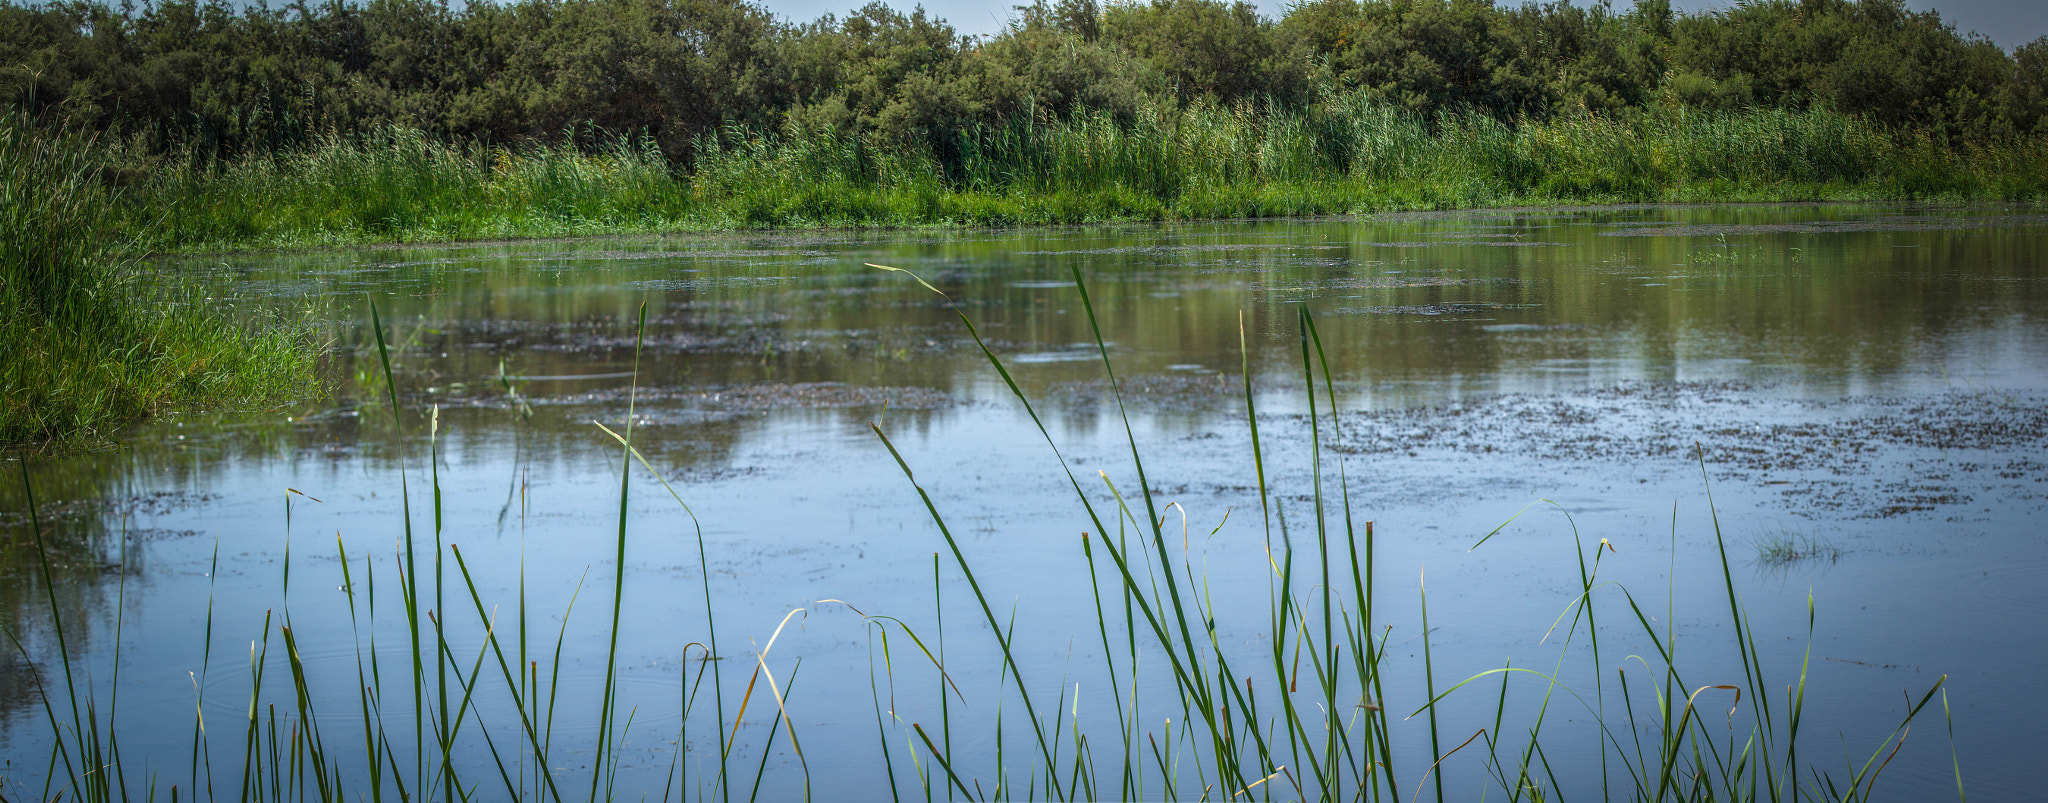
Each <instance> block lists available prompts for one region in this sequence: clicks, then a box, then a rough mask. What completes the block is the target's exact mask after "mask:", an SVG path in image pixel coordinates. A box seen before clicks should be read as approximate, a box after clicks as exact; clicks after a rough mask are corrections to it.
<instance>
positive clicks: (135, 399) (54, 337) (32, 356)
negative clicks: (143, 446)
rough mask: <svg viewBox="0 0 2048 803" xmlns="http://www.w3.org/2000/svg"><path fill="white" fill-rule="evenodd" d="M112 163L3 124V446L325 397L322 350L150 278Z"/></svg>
mask: <svg viewBox="0 0 2048 803" xmlns="http://www.w3.org/2000/svg"><path fill="white" fill-rule="evenodd" d="M108 154H109V152H108V150H107V148H106V147H105V146H104V145H103V143H101V142H99V141H97V140H94V139H91V138H87V137H81V136H75V135H69V134H64V133H61V132H52V131H49V130H46V129H42V128H38V127H36V126H33V125H31V124H29V123H28V122H26V121H24V120H22V119H21V118H20V117H18V116H17V115H15V114H13V113H11V112H10V113H7V114H6V115H5V116H0V343H4V344H5V348H0V446H4V445H17V444H23V443H39V442H42V443H46V442H51V441H65V440H78V439H87V438H94V437H105V436H106V435H108V434H109V433H110V432H111V431H112V430H113V429H114V428H116V427H118V426H120V425H123V424H126V423H128V422H130V421H133V420H135V419H137V418H142V417H145V416H148V415H150V414H153V413H156V412H159V411H162V410H165V409H168V408H171V407H175V406H179V405H194V404H205V405H248V404H256V403H265V402H276V401H280V400H288V399H291V398H294V397H296V396H299V395H302V394H304V393H306V392H307V391H309V390H310V389H311V388H312V385H313V380H312V367H313V358H312V355H311V351H312V349H311V347H310V346H311V344H309V343H306V342H305V341H304V337H303V336H302V334H300V333H299V332H296V331H294V327H293V326H291V325H290V324H289V323H288V322H285V321H280V320H278V319H276V318H275V317H273V316H269V315H263V314H259V313H242V312H238V311H236V310H233V309H231V308H228V307H226V306H224V304H223V302H222V301H220V300H218V299H213V298H207V297H205V296H204V295H202V294H201V292H200V291H198V290H196V289H193V288H191V287H189V286H186V285H185V284H183V283H181V282H180V281H179V280H178V279H176V278H175V277H146V276H145V270H144V268H143V266H141V265H140V264H139V263H138V262H137V260H136V257H137V256H138V250H137V244H136V242H135V239H136V236H137V235H136V233H135V230H134V229H133V228H131V227H129V225H128V223H127V221H125V220H124V217H123V215H124V207H123V206H122V198H121V192H122V191H121V190H120V189H119V188H117V187H115V186H113V182H111V181H110V180H109V179H108V177H107V173H106V164H107V163H108V162H109V161H110V157H109V155H108Z"/></svg>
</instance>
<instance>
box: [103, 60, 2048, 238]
mask: <svg viewBox="0 0 2048 803" xmlns="http://www.w3.org/2000/svg"><path fill="white" fill-rule="evenodd" d="M562 142H563V143H565V144H562V145H555V146H540V145H533V146H525V147H484V146H480V145H477V144H474V143H464V142H445V141H441V140H437V139H435V138H432V137H430V136H428V135H425V134H422V133H420V132H418V131H410V130H402V129H384V130H379V131H374V132H367V133H360V134H353V135H342V134H329V135H326V136H323V137H321V138H318V139H317V140H316V141H315V142H314V143H313V144H312V145H311V146H310V147H308V148H305V149H303V150H292V151H280V152H276V153H269V154H256V155H250V156H246V157H243V158H239V159H233V160H227V161H221V160H216V159H213V158H210V157H206V156H203V155H200V154H199V153H197V152H192V153H182V154H171V155H169V156H163V157H145V156H139V155H135V154H139V153H140V150H139V149H126V150H123V151H121V153H119V154H116V157H117V161H119V162H120V165H121V173H120V174H121V175H122V176H124V180H126V181H128V182H129V183H130V184H132V187H131V191H130V193H129V203H127V204H126V205H125V207H124V208H125V210H126V211H125V212H124V214H123V215H122V216H121V217H122V222H123V225H125V226H127V227H128V228H129V229H130V230H132V231H135V232H137V233H138V236H139V237H140V238H141V239H142V240H143V242H144V244H145V245H146V246H147V247H149V248H152V249H157V250H208V249H224V248H242V247H251V246H255V247H297V246H318V245H332V244H342V243H364V242H394V241H395V242H422V241H445V240H473V239H495V238H512V237H562V236H577V235H589V234H606V233H647V232H664V231H684V230H705V229H734V228H757V227H812V226H886V227H913V226H949V225H993V226H1011V225H1028V224H1063V223H1082V222H1094V221H1117V220H1191V219H1216V218H1246V217H1283V216H1302V215H1327V214H1349V213H1367V212H1374V211H1381V210H1397V209H1451V208H1473V207H1492V206H1508V205H1529V204H1554V203H1586V202H1598V203H1608V202H1646V201H1687V202H1692V201H1796V200H1808V201H1828V200H1925V199H1947V200H1980V201H2034V200H2037V199H2039V198H2040V197H2042V193H2043V190H2044V188H2048V159H2043V158H2042V156H2041V154H2042V153H2043V152H2044V151H2043V149H2042V148H2041V147H2040V145H2039V142H2038V141H2014V142H2006V143H1991V144H1987V143H1954V144H1951V143H1942V142H1936V141H1933V140H1930V139H1928V138H1926V137H1924V136H1918V135H1909V134H1902V133H1898V132H1892V131H1888V130H1885V129H1883V128H1882V127H1880V126H1876V125H1873V124H1870V123H1867V122H1864V121H1861V120H1859V119H1857V118H1854V117H1850V116H1847V115H1843V114H1838V113H1834V112H1829V111H1825V110H1819V109H1816V110H1810V111H1804V112H1790V111H1782V110H1770V109H1755V110H1749V111H1742V112H1699V111H1692V110H1687V109H1685V108H1682V107H1666V106H1653V107H1650V108H1648V109H1644V110H1641V111H1635V112H1630V113H1627V114H1623V115H1619V116H1601V115H1592V114H1582V115H1576V116H1562V117H1558V118H1554V119H1547V120H1522V121H1517V122H1514V123H1512V124H1510V123H1507V122H1502V121H1500V120H1496V119H1494V118H1492V117H1488V116H1485V115H1482V114H1477V113H1466V114H1443V115H1439V116H1435V117H1422V116H1418V115H1415V114H1410V113H1406V112H1402V111H1399V110H1397V109H1394V108H1392V107H1389V106H1386V105H1384V104H1379V103H1376V102H1373V101H1371V100H1368V99H1367V98H1366V97H1365V96H1364V95H1362V94H1357V93H1351V94H1345V93H1337V92H1330V93H1326V94H1325V96H1323V97H1322V98H1321V99H1320V100H1319V101H1318V102H1316V103H1315V104H1312V105H1310V106H1308V107H1306V108H1304V109H1300V110H1287V109H1264V108H1258V107H1253V106H1248V105H1247V106H1236V107H1221V106H1217V105H1215V104H1213V103H1206V102H1198V103H1195V104H1192V105H1189V106H1185V107H1180V106H1172V105H1164V106H1154V107H1147V108H1144V109H1141V110H1140V112H1139V113H1138V114H1137V115H1136V116H1135V117H1133V118H1131V119H1116V118H1113V117H1111V116H1109V115H1106V114H1100V113H1098V114H1092V115H1081V116H1078V117H1075V118H1073V119H1068V120H1059V121H1044V120H1036V119H1030V118H1022V119H1018V120H1014V121H1011V122H1010V123H1007V124H1003V125H997V126H992V127H982V128H976V129H973V130H964V131H958V132H951V133H950V134H948V135H947V136H946V137H945V138H944V141H942V142H938V143H927V144H925V145H918V146H913V145H908V144H905V143H900V142H892V141H885V140H880V139H875V138H872V137H862V136H854V135H849V134H847V133H844V132H841V131H836V130H833V129H829V128H805V127H797V126H795V125H794V124H792V126H791V127H789V128H786V129H782V130H756V129H737V128H736V129H729V130H726V131H723V132H720V133H719V134H717V135H716V136H709V137H705V138H703V139H702V140H700V141H699V142H697V143H696V144H695V146H694V147H693V148H692V149H691V151H690V152H689V153H664V152H663V151H662V150H661V149H660V148H659V147H658V146H657V145H656V144H655V143H654V142H652V141H651V140H647V139H635V138H632V137H607V136H603V135H599V134H596V133H594V132H590V131H580V130H579V131H570V132H565V134H564V136H563V137H562Z"/></svg>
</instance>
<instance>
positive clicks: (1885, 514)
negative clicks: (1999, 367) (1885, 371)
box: [1335, 382, 2048, 518]
mask: <svg viewBox="0 0 2048 803" xmlns="http://www.w3.org/2000/svg"><path fill="white" fill-rule="evenodd" d="M1335 448H1336V449H1337V450H1338V451H1341V452H1345V453H1349V454H1356V455H1362V456H1386V455H1399V456H1405V457H1419V456H1426V455H1429V454H1432V453H1434V454H1436V455H1445V454H1466V455H1487V456H1501V457H1518V458H1527V459H1533V460H1536V461H1538V462H1539V463H1543V464H1549V465H1553V466H1555V467H1556V469H1557V470H1558V471H1580V472H1583V471H1588V470H1589V469H1587V468H1585V467H1584V464H1588V463H1599V464H1606V465H1607V466H1610V467H1618V468H1622V469H1623V470H1624V471H1628V470H1631V468H1632V467H1640V466H1649V465H1661V466H1670V465H1674V464H1681V463H1683V462H1684V461H1685V460H1686V459H1688V458H1690V457H1691V456H1693V455H1695V454H1699V455H1703V456H1704V459H1705V461H1706V465H1707V469H1708V471H1709V473H1710V475H1711V476H1713V477H1714V478H1715V479H1716V480H1717V481H1735V482H1742V483H1746V484H1751V485H1755V486H1758V487H1766V488H1771V489H1774V490H1776V491H1777V493H1776V496H1777V497H1778V500H1779V504H1781V505H1782V506H1783V507H1785V508H1786V509H1788V510H1789V511H1790V512H1792V513H1795V514H1801V515H1806V516H1820V515H1834V516H1848V517H1852V518H1890V517H1896V516H1906V515H1916V514H1929V515H1938V516H1951V517H1952V516H1969V515H1971V514H1973V513H1975V512H1978V510H1979V509H1980V508H1982V504H1981V503H1984V502H1986V501H1987V500H1990V499H1997V500H1999V501H2000V502H2002V503H2021V504H2024V503H2028V502H2036V501H2038V500H2040V499H2041V498H2042V497H2043V496H2044V495H2048V473H2042V472H2040V471H2037V470H2035V469H2037V468H2039V467H2040V461H2038V460H2037V459H2035V456H2036V455H2039V454H2040V453H2041V452H2042V450H2043V449H2048V398H2044V397H2041V396H2034V395H2016V394H1984V393H1960V392H1959V393H1946V394H1937V395H1933V396H1924V397H1914V398H1850V399H1832V400H1818V401H1816V400H1794V399H1786V398H1783V396H1782V395H1780V394H1777V393H1774V392H1772V391H1771V390H1770V389H1768V388H1754V387H1749V386H1746V385H1742V384H1739V383H1713V382H1678V383H1647V382H1644V383H1625V384H1621V385H1616V386H1612V387H1606V388H1600V389H1595V390H1589V391H1583V392H1578V393H1570V394H1561V395H1527V394H1508V395H1502V396H1496V397H1490V398H1481V399H1475V400H1469V401H1465V402H1461V403H1458V404H1452V405H1445V406H1437V407H1424V408H1413V409H1398V410H1379V411H1370V412H1360V413H1351V414H1347V415H1345V416H1344V419H1343V431H1342V433H1341V437H1340V438H1339V439H1338V442H1337V444H1336V446H1335ZM1696 450H1697V451H1696ZM1590 470H1592V471H1601V470H1602V469H1599V468H1595V469H1590ZM1606 470H1612V469H1611V468H1609V469H1606ZM1982 509H1985V510H1988V508H1982Z"/></svg>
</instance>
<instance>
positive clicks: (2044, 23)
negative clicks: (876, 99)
mask: <svg viewBox="0 0 2048 803" xmlns="http://www.w3.org/2000/svg"><path fill="white" fill-rule="evenodd" d="M1023 1H1024V0H926V2H925V3H924V9H925V12H926V13H928V14H931V15H932V16H935V17H939V18H942V19H944V20H946V21H947V22H951V23H953V27H954V28H957V29H959V31H960V32H961V33H969V34H973V33H994V32H996V31H998V30H1001V29H1002V27H1003V23H1004V22H1005V21H1007V20H1008V19H1009V14H1010V9H1011V7H1013V6H1015V5H1017V4H1018V3H1019V2H1023ZM759 2H762V4H763V5H765V6H767V7H768V10H769V11H771V12H774V13H775V14H777V15H780V16H781V17H783V18H784V19H787V20H791V21H794V22H809V21H811V20H814V19H817V18H818V17H820V16H823V15H825V14H828V13H830V14H838V15H841V16H844V15H845V14H846V12H848V11H851V10H853V9H856V8H859V7H860V6H862V5H864V4H865V3H866V0H759ZM886 2H888V4H889V5H891V6H894V7H896V8H897V9H900V10H902V11H905V12H908V11H909V10H910V9H912V8H915V7H916V6H917V0H886ZM1498 2H1499V3H1500V4H1501V5H1517V4H1519V2H1520V0H1498ZM1576 2H1579V3H1580V4H1581V5H1585V4H1587V0H1576ZM1732 4H1733V3H1732V2H1730V0H1673V2H1672V4H1671V5H1672V7H1674V8H1677V9H1679V10H1683V11H1696V10H1699V9H1702V8H1727V7H1729V6H1730V5H1732ZM1630 5H1631V0H1615V3H1614V6H1615V8H1617V9H1625V8H1628V7H1630ZM1906 5H1907V6H1909V7H1911V8H1914V9H1920V10H1925V9H1928V8H1932V9H1934V10H1936V11H1939V12H1941V18H1942V19H1944V20H1948V21H1949V22H1950V23H1952V24H1954V25H1955V27H1956V30H1957V31H1960V32H1962V33H1965V34H1967V33H1970V32H1972V31H1975V32H1977V33H1981V34H1983V35H1985V36H1987V37H1990V39H1991V41H1993V42H1997V43H1998V44H1999V45H2000V46H2002V47H2004V48H2006V49H2007V50H2011V49H2012V48H2014V47H2017V46H2019V45H2023V44H2026V43H2028V42H2031V41H2034V40H2035V39H2037V38H2039V37H2041V36H2043V35H2048V10H2044V4H2043V3H2042V2H2041V0H1906ZM1287 6H1288V3H1287V2H1285V1H1284V0H1259V8H1260V9H1261V10H1262V11H1264V12H1265V13H1266V14H1267V15H1269V16H1278V15H1279V14H1280V13H1281V12H1282V11H1284V10H1285V9H1286V8H1287Z"/></svg>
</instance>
